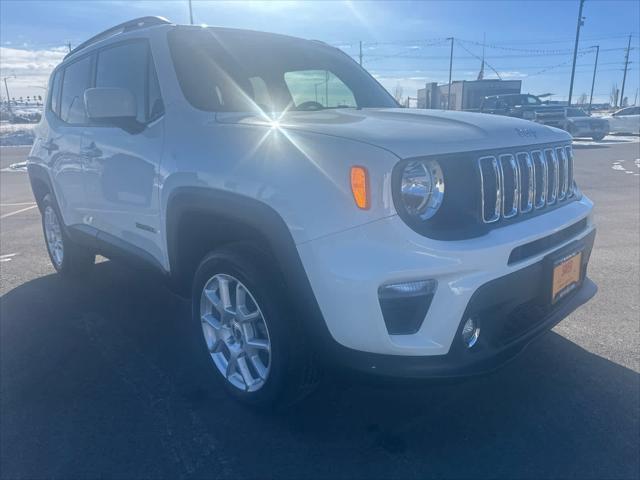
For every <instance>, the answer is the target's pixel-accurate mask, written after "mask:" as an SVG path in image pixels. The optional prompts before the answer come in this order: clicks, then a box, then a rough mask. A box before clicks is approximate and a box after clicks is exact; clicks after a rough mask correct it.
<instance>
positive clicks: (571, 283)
mask: <svg viewBox="0 0 640 480" xmlns="http://www.w3.org/2000/svg"><path fill="white" fill-rule="evenodd" d="M581 265H582V252H575V253H572V254H570V255H567V256H566V257H564V258H562V259H560V260H559V261H558V262H557V263H556V264H555V266H554V267H553V288H552V291H551V302H552V303H556V302H557V301H558V300H560V299H561V298H562V297H564V296H565V295H567V294H568V293H569V292H571V291H572V290H573V289H574V288H576V286H577V285H578V283H579V282H580V267H581Z"/></svg>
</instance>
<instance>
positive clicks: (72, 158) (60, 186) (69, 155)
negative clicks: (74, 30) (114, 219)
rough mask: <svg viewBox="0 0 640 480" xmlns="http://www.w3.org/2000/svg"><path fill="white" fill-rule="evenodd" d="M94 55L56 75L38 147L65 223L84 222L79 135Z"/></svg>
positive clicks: (87, 56) (83, 192)
mask: <svg viewBox="0 0 640 480" xmlns="http://www.w3.org/2000/svg"><path fill="white" fill-rule="evenodd" d="M93 60H94V57H93V55H86V56H84V57H81V58H79V59H78V60H75V61H73V62H72V63H69V64H67V65H65V66H64V68H62V69H60V70H59V71H58V72H57V73H56V77H55V78H54V81H53V84H52V89H53V91H52V92H51V100H50V108H51V111H50V112H48V115H49V127H50V128H49V131H48V134H47V135H48V136H47V138H46V139H45V141H44V142H43V143H42V145H41V148H42V150H43V151H44V152H46V153H45V154H44V155H46V157H47V160H46V161H47V163H48V164H49V168H50V171H51V177H52V181H53V189H54V193H55V195H56V199H57V201H58V205H59V206H60V210H61V212H62V216H63V219H64V223H65V224H67V225H74V224H79V223H83V221H84V219H85V214H86V209H85V206H86V204H85V202H86V195H85V189H84V183H83V180H84V175H83V163H82V158H81V156H80V148H81V141H82V132H83V129H84V128H85V127H86V125H87V122H88V120H87V116H86V113H85V108H84V91H85V90H86V89H87V88H90V87H91V81H92V78H93Z"/></svg>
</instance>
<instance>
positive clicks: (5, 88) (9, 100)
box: [4, 75, 16, 114]
mask: <svg viewBox="0 0 640 480" xmlns="http://www.w3.org/2000/svg"><path fill="white" fill-rule="evenodd" d="M7 78H16V76H15V75H9V76H8V77H4V90H5V91H6V92H7V107H8V108H9V113H11V114H13V111H12V110H11V96H9V87H8V86H7Z"/></svg>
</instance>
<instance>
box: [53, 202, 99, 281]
mask: <svg viewBox="0 0 640 480" xmlns="http://www.w3.org/2000/svg"><path fill="white" fill-rule="evenodd" d="M62 225H63V224H62V220H61V217H60V213H59V211H58V208H57V206H56V204H55V202H54V200H53V197H52V196H51V194H46V195H45V196H44V198H43V199H42V230H43V232H44V240H45V244H46V246H47V253H48V254H49V258H50V259H51V263H52V264H53V268H55V269H56V271H57V272H58V273H62V274H70V275H78V274H83V273H86V272H87V271H88V270H89V269H90V268H91V266H92V265H93V264H94V263H95V258H96V256H95V253H93V252H91V251H89V250H88V249H86V248H85V247H83V246H82V245H78V244H77V243H75V242H73V241H72V240H71V239H70V238H69V236H68V235H67V233H66V232H65V230H64V228H63V226H62Z"/></svg>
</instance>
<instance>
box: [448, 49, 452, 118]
mask: <svg viewBox="0 0 640 480" xmlns="http://www.w3.org/2000/svg"><path fill="white" fill-rule="evenodd" d="M447 40H451V53H450V54H449V92H448V93H447V110H451V71H452V69H453V37H449V38H447Z"/></svg>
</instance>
